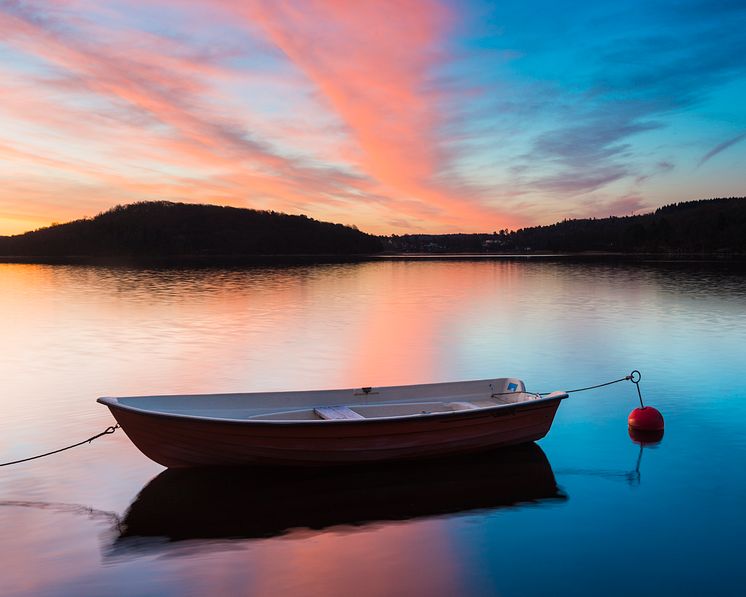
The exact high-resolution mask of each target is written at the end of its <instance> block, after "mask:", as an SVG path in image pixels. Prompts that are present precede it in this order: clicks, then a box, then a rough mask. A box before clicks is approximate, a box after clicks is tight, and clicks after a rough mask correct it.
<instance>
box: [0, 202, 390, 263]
mask: <svg viewBox="0 0 746 597" xmlns="http://www.w3.org/2000/svg"><path fill="white" fill-rule="evenodd" d="M381 249H382V245H381V240H380V239H379V238H378V237H376V236H373V235H370V234H365V233H363V232H360V231H359V230H357V229H355V228H352V227H349V226H343V225H341V224H330V223H328V222H320V221H318V220H314V219H312V218H309V217H306V216H302V215H301V216H293V215H287V214H282V213H278V212H274V211H258V210H253V209H241V208H234V207H220V206H216V205H195V204H182V203H171V202H167V201H158V202H141V203H134V204H130V205H119V206H117V207H114V208H113V209H110V210H109V211H106V212H103V213H101V214H99V215H97V216H96V217H94V218H90V219H82V220H76V221H74V222H69V223H67V224H59V225H54V226H49V227H47V228H42V229H40V230H35V231H33V232H27V233H25V234H20V235H17V236H6V237H0V255H6V256H9V255H13V256H77V255H83V256H99V257H109V256H112V257H113V256H132V257H138V256H158V257H162V256H228V255H322V254H324V255H352V254H369V253H375V252H378V251H380V250H381Z"/></svg>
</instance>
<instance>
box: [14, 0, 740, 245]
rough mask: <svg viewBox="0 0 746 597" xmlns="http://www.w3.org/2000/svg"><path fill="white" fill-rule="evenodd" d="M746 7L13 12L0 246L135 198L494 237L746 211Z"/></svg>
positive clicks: (213, 7)
mask: <svg viewBox="0 0 746 597" xmlns="http://www.w3.org/2000/svg"><path fill="white" fill-rule="evenodd" d="M744 24H746V4H744V3H743V2H728V1H724V2H718V3H712V2H706V1H704V0H687V1H686V2H665V1H657V0H656V1H654V2H643V1H642V0H633V2H629V3H623V4H621V5H620V4H618V3H610V2H602V3H598V2H576V3H573V4H572V5H571V6H565V5H561V4H555V3H550V2H548V1H546V0H544V1H536V2H528V3H526V2H522V3H519V2H500V3H496V2H485V1H474V0H472V1H469V2H455V0H453V1H436V0H407V1H395V0H382V1H379V2H369V3H362V2H344V1H341V0H308V1H304V2H292V1H288V2H279V1H269V0H266V1H263V0H245V1H238V0H236V1H233V0H213V1H208V0H179V1H177V0H152V1H149V2H144V1H142V0H137V1H132V0H129V1H124V0H111V1H108V0H107V1H105V2H93V1H92V0H32V1H28V2H20V1H8V0H0V76H1V77H2V81H3V88H2V94H1V95H0V180H1V182H2V185H1V186H0V235H4V234H17V233H20V232H24V231H27V230H31V229H35V228H38V227H41V226H46V225H49V224H51V223H52V222H63V221H68V220H72V219H76V218H80V217H88V216H93V215H95V214H96V213H99V212H101V211H104V210H106V209H109V208H110V207H112V206H114V205H116V204H123V203H131V202H135V201H158V200H167V201H178V202H189V203H211V204H218V205H232V206H236V207H248V208H255V209H272V210H277V211H282V212H287V213H292V214H297V213H304V214H307V215H309V216H311V217H314V218H317V219H320V220H328V221H334V222H341V223H345V224H350V225H352V224H354V225H356V226H358V227H359V228H360V229H362V230H364V231H366V232H372V233H383V234H390V233H417V232H456V231H460V232H491V231H493V230H498V229H502V228H517V227H521V226H529V225H536V224H547V223H552V222H554V221H557V220H561V219H564V218H573V217H590V216H593V217H604V216H608V215H626V214H630V213H634V212H637V213H640V212H645V211H649V210H653V209H655V208H656V207H658V206H660V205H663V204H667V203H672V202H678V201H686V200H691V199H698V198H707V197H716V196H721V197H723V196H740V195H746V168H744V166H743V164H744V162H745V161H746V62H745V61H744V60H743V56H744V55H746V35H744V33H743V28H744Z"/></svg>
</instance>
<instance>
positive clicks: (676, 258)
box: [0, 251, 746, 267]
mask: <svg viewBox="0 0 746 597" xmlns="http://www.w3.org/2000/svg"><path fill="white" fill-rule="evenodd" d="M474 259H484V260H489V259H495V260H522V261H525V260H532V261H554V260H558V261H589V262H592V261H604V262H611V261H622V262H679V263H684V262H698V263H742V262H746V254H741V253H614V252H599V251H588V252H558V253H551V252H547V251H537V252H531V253H516V252H510V253H473V252H472V253H445V252H443V253H371V254H354V255H335V254H320V255H308V254H302V255H169V256H142V255H136V256H132V255H106V256H103V255H97V256H93V255H64V256H54V255H0V264H1V263H8V264H11V263H15V264H29V265H34V264H37V265H101V266H125V267H126V266H134V267H142V266H146V267H147V266H152V267H174V266H175V267H183V266H187V267H189V266H194V267H226V266H227V267H231V266H251V265H314V264H335V263H362V262H369V261H387V260H391V261H408V260H411V261H443V260H448V261H458V260H474Z"/></svg>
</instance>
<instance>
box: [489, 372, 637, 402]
mask: <svg viewBox="0 0 746 597" xmlns="http://www.w3.org/2000/svg"><path fill="white" fill-rule="evenodd" d="M641 379H642V373H640V372H639V371H638V370H637V369H635V370H634V371H632V373H630V374H629V375H625V376H624V377H620V378H619V379H615V380H613V381H607V382H604V383H599V384H596V385H595V386H586V387H585V388H576V389H574V390H565V394H575V393H576V392H585V391H587V390H595V389H596V388H603V387H604V386H610V385H613V384H615V383H619V382H622V381H631V382H632V383H633V384H635V387H636V388H637V396H638V397H639V398H640V406H643V404H642V393H641V392H640V380H641ZM551 393H552V392H521V391H519V390H514V391H512V392H494V393H493V394H492V396H493V397H494V396H507V395H510V394H533V395H534V396H549V394H551Z"/></svg>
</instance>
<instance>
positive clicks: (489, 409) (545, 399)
mask: <svg viewBox="0 0 746 597" xmlns="http://www.w3.org/2000/svg"><path fill="white" fill-rule="evenodd" d="M516 393H520V394H529V395H535V394H531V392H516ZM196 395H199V394H196ZM205 395H206V396H207V395H209V394H205ZM191 396H195V394H192V395H191ZM148 397H149V396H143V398H148ZM133 398H134V396H133ZM565 398H568V394H567V393H566V392H561V393H554V392H553V393H552V395H549V396H541V397H539V398H535V399H533V400H524V401H521V402H513V403H509V404H496V405H495V406H484V407H476V408H470V409H464V410H452V411H445V412H434V413H415V414H411V415H394V416H387V417H370V418H362V419H297V420H283V419H265V420H262V419H226V418H222V417H211V416H204V415H189V414H181V413H168V412H163V411H156V410H149V409H144V408H138V407H135V406H131V405H127V404H121V403H119V402H118V398H116V397H113V396H102V397H100V398H98V399H97V400H96V402H98V403H100V404H103V405H105V406H107V407H109V408H110V409H111V408H118V409H121V410H125V411H129V412H133V413H137V414H140V415H146V416H152V417H160V418H164V419H176V420H186V421H195V420H196V421H201V422H204V423H226V424H233V425H244V426H252V425H256V426H266V425H280V426H295V427H297V426H306V425H318V424H325V425H335V424H336V425H362V424H366V423H378V422H389V423H390V422H395V421H411V420H425V419H428V420H429V419H433V418H435V419H440V418H447V417H453V416H454V415H461V416H463V417H464V418H467V417H469V416H470V415H471V416H473V415H482V414H485V413H487V414H491V413H493V412H500V415H501V416H503V415H507V414H508V413H510V412H516V411H528V410H537V409H539V408H543V407H544V406H545V405H547V404H549V403H552V402H560V401H562V400H564V399H565ZM537 403H540V406H534V405H536V404H537ZM353 406H355V405H353ZM309 408H312V407H309Z"/></svg>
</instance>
